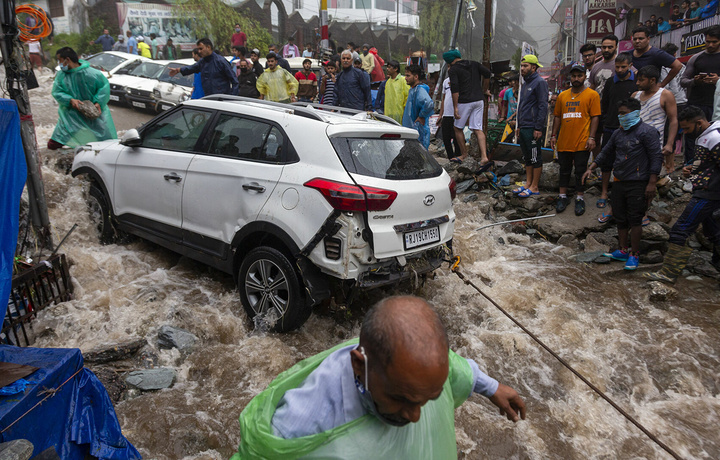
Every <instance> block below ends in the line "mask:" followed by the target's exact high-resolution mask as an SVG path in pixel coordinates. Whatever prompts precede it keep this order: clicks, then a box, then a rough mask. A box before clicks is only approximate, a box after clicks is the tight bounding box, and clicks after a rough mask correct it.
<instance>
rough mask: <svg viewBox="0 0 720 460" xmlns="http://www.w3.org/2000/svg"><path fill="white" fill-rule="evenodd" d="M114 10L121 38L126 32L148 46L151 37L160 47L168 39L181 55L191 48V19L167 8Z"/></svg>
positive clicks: (120, 5) (130, 6) (138, 5)
mask: <svg viewBox="0 0 720 460" xmlns="http://www.w3.org/2000/svg"><path fill="white" fill-rule="evenodd" d="M116 6H117V12H118V22H119V23H120V29H121V30H122V32H123V34H125V33H126V32H127V31H128V30H129V31H130V32H132V34H133V35H134V36H136V37H137V36H138V35H142V36H143V37H145V43H147V44H148V45H149V44H150V34H151V33H154V34H155V35H156V36H157V41H158V44H159V45H160V46H165V43H166V42H167V39H168V38H172V41H173V44H174V45H175V46H178V45H179V46H180V49H182V50H184V51H192V49H193V48H195V46H196V45H195V43H196V42H197V38H196V37H195V32H194V29H195V28H194V27H193V22H194V21H195V19H187V18H182V17H180V14H179V12H178V11H176V10H174V9H173V8H172V7H171V6H169V5H156V4H151V3H116Z"/></svg>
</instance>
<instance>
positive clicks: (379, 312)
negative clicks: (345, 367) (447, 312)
mask: <svg viewBox="0 0 720 460" xmlns="http://www.w3.org/2000/svg"><path fill="white" fill-rule="evenodd" d="M360 346H362V347H364V348H365V351H366V352H367V353H368V354H369V355H370V356H372V357H373V358H375V359H374V360H373V362H375V363H377V364H380V365H381V366H382V368H383V369H385V368H387V367H388V366H389V365H390V364H392V363H393V360H394V358H395V357H396V356H398V354H402V355H404V356H408V355H410V356H412V357H417V359H419V360H423V361H425V362H429V361H432V362H434V363H438V360H439V361H440V362H443V361H447V355H448V349H449V344H448V338H447V333H446V331H445V327H444V326H443V324H442V322H441V321H440V317H439V316H438V315H437V313H436V312H435V310H433V308H432V307H431V306H430V304H428V303H427V302H426V301H425V300H423V299H421V298H419V297H414V296H396V297H389V298H387V299H383V300H381V301H380V302H378V303H377V304H375V306H373V307H372V308H371V309H370V311H368V313H367V315H366V316H365V320H364V321H363V324H362V328H361V330H360Z"/></svg>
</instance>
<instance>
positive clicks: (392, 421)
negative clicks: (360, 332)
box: [355, 347, 410, 427]
mask: <svg viewBox="0 0 720 460" xmlns="http://www.w3.org/2000/svg"><path fill="white" fill-rule="evenodd" d="M359 350H360V353H361V354H362V355H363V358H364V359H365V384H363V383H361V382H360V381H359V380H358V378H357V377H355V386H356V387H357V389H358V391H359V392H360V401H361V403H362V405H363V407H364V408H365V409H366V410H367V411H368V412H370V413H371V414H373V415H374V416H375V417H377V418H378V419H380V421H381V422H383V423H386V424H388V425H391V426H398V427H401V426H405V425H407V424H408V423H410V420H406V419H402V418H388V416H386V415H383V414H381V413H380V412H379V411H378V410H377V407H376V406H375V401H373V399H372V394H371V393H370V387H369V386H368V357H367V355H366V354H365V348H364V347H360V348H359Z"/></svg>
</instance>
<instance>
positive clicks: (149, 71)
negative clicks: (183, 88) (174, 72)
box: [130, 61, 163, 78]
mask: <svg viewBox="0 0 720 460" xmlns="http://www.w3.org/2000/svg"><path fill="white" fill-rule="evenodd" d="M162 68H163V65H162V64H158V63H155V62H151V61H146V62H143V63H142V64H140V65H139V66H137V67H136V68H135V69H133V70H132V72H130V75H134V76H136V77H145V78H155V77H156V76H157V74H159V73H160V71H161V70H162Z"/></svg>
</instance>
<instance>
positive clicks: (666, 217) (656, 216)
mask: <svg viewBox="0 0 720 460" xmlns="http://www.w3.org/2000/svg"><path fill="white" fill-rule="evenodd" d="M647 216H648V217H649V218H650V220H653V221H655V222H662V223H665V224H669V223H670V221H671V220H672V215H670V213H669V212H667V211H666V210H665V209H663V208H657V207H654V208H653V209H651V210H649V211H648V213H647Z"/></svg>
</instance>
